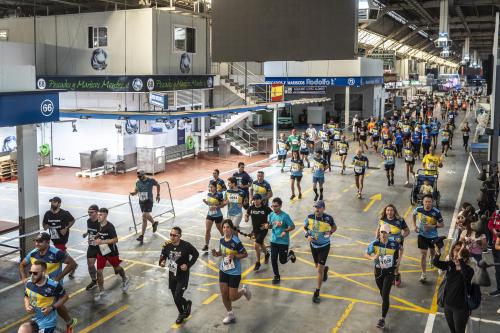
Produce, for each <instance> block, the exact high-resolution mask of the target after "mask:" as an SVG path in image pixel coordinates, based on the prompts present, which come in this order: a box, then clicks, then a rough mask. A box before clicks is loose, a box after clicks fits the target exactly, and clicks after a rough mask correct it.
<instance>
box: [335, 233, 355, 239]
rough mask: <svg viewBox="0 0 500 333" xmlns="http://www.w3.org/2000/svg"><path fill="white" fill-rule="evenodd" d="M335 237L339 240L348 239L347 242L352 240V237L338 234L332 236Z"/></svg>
mask: <svg viewBox="0 0 500 333" xmlns="http://www.w3.org/2000/svg"><path fill="white" fill-rule="evenodd" d="M335 236H338V237H341V238H344V239H349V240H350V239H352V237H349V236H345V235H342V234H339V233H338V232H336V233H334V234H333V237H335Z"/></svg>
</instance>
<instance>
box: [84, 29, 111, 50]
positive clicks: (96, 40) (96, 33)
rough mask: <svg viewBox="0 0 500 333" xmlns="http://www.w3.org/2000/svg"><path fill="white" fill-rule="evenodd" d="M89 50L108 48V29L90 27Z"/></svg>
mask: <svg viewBox="0 0 500 333" xmlns="http://www.w3.org/2000/svg"><path fill="white" fill-rule="evenodd" d="M88 37H89V40H88V42H89V49H93V48H95V47H104V46H108V28H106V27H89V36H88Z"/></svg>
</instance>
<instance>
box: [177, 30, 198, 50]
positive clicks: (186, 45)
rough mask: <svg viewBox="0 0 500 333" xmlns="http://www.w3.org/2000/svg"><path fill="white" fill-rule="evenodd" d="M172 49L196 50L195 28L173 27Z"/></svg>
mask: <svg viewBox="0 0 500 333" xmlns="http://www.w3.org/2000/svg"><path fill="white" fill-rule="evenodd" d="M174 51H175V52H189V53H195V52H196V29H194V28H187V27H177V26H176V27H174Z"/></svg>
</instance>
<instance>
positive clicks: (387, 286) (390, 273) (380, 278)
mask: <svg viewBox="0 0 500 333" xmlns="http://www.w3.org/2000/svg"><path fill="white" fill-rule="evenodd" d="M393 281H394V269H380V268H375V283H376V284H377V287H378V289H379V290H380V296H382V318H385V316H386V315H387V312H388V311H389V295H390V293H391V287H392V282H393Z"/></svg>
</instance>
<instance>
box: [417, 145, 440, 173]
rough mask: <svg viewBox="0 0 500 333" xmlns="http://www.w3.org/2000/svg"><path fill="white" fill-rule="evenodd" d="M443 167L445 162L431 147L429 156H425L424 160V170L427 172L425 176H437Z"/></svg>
mask: <svg viewBox="0 0 500 333" xmlns="http://www.w3.org/2000/svg"><path fill="white" fill-rule="evenodd" d="M442 167H443V162H442V160H441V157H439V156H437V155H436V150H435V149H434V148H433V147H431V148H430V149H429V154H427V155H425V156H424V158H423V159H422V168H423V169H424V170H425V174H426V175H428V176H437V175H438V173H439V171H438V168H442Z"/></svg>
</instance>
